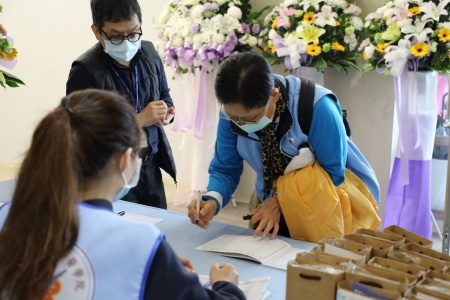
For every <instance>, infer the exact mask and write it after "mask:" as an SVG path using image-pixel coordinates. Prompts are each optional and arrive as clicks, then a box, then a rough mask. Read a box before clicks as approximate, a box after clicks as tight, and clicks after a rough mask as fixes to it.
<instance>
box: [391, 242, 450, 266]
mask: <svg viewBox="0 0 450 300" xmlns="http://www.w3.org/2000/svg"><path fill="white" fill-rule="evenodd" d="M399 249H401V250H406V251H410V252H414V253H417V254H419V255H424V256H427V257H429V258H433V259H436V260H439V261H441V262H442V263H444V264H447V265H450V255H447V254H444V253H442V252H439V251H436V250H433V249H430V248H427V247H424V246H420V245H418V244H415V243H409V244H404V245H402V246H400V248H399Z"/></svg>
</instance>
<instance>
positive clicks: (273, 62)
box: [267, 56, 281, 66]
mask: <svg viewBox="0 0 450 300" xmlns="http://www.w3.org/2000/svg"><path fill="white" fill-rule="evenodd" d="M267 60H268V61H269V64H270V65H271V66H272V65H278V64H280V63H281V60H280V58H279V57H275V56H272V57H268V58H267Z"/></svg>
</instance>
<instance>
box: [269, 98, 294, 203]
mask: <svg viewBox="0 0 450 300" xmlns="http://www.w3.org/2000/svg"><path fill="white" fill-rule="evenodd" d="M286 109H287V108H286V103H285V102H284V101H283V99H282V97H281V94H280V100H279V101H278V102H277V103H276V109H275V113H274V116H273V119H272V122H271V123H270V124H269V125H267V126H266V127H264V128H263V129H262V130H261V143H262V156H263V168H264V195H266V196H267V195H269V194H270V190H271V189H272V188H273V182H274V180H276V179H278V177H280V176H281V175H283V172H284V170H285V169H286V166H287V165H288V163H289V162H290V161H291V159H292V158H291V157H289V156H287V155H286V154H284V153H282V152H281V148H280V140H279V139H278V137H277V135H276V134H275V126H276V124H275V120H276V119H277V118H278V117H279V116H280V115H281V113H283V112H284V111H286Z"/></svg>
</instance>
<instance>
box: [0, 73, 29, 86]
mask: <svg viewBox="0 0 450 300" xmlns="http://www.w3.org/2000/svg"><path fill="white" fill-rule="evenodd" d="M0 73H3V75H4V78H6V80H7V81H12V82H15V83H17V84H23V85H25V83H24V82H23V81H22V80H20V79H19V78H17V77H16V76H14V75H13V74H10V73H8V72H5V71H0Z"/></svg>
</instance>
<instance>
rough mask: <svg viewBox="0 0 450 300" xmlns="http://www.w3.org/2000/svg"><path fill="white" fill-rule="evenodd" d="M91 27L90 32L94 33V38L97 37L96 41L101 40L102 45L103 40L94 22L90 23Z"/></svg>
mask: <svg viewBox="0 0 450 300" xmlns="http://www.w3.org/2000/svg"><path fill="white" fill-rule="evenodd" d="M91 29H92V32H93V33H94V35H95V38H96V39H97V41H99V42H101V43H102V45H103V43H104V41H103V38H102V35H101V33H100V30H99V29H98V27H97V26H95V25H94V24H92V25H91Z"/></svg>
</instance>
